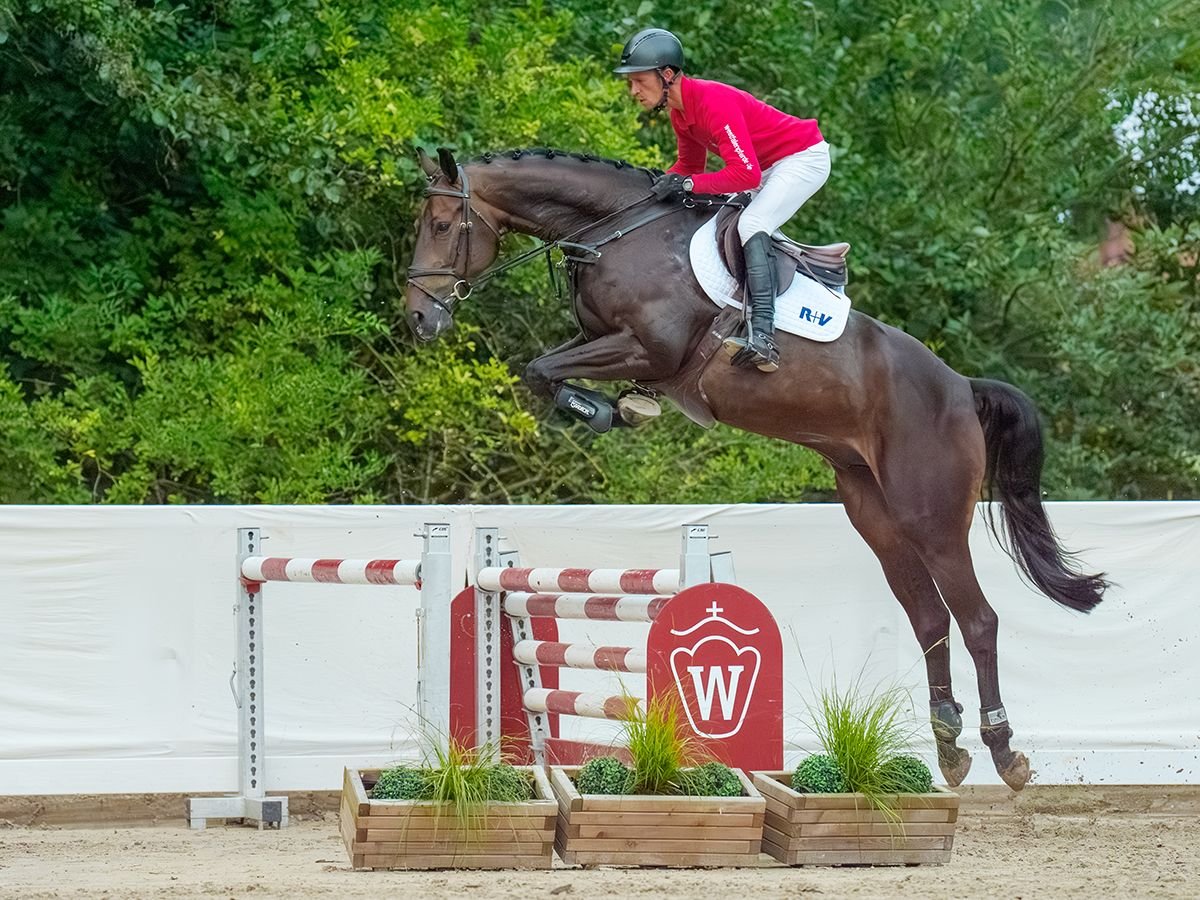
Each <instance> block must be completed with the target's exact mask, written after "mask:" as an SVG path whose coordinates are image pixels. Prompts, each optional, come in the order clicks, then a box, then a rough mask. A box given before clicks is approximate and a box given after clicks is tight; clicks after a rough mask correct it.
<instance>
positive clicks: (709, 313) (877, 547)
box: [406, 150, 1107, 790]
mask: <svg viewBox="0 0 1200 900" xmlns="http://www.w3.org/2000/svg"><path fill="white" fill-rule="evenodd" d="M421 164H422V167H423V168H424V170H425V172H426V174H428V175H429V186H428V188H427V192H426V193H427V195H428V199H427V201H426V202H425V205H424V207H423V209H422V211H421V215H420V219H419V222H418V235H417V244H416V249H415V252H414V260H413V268H412V269H410V270H409V282H408V287H407V290H406V303H407V309H408V318H409V324H410V327H411V328H412V330H413V332H414V334H415V335H416V336H417V338H418V339H419V340H421V341H432V340H434V339H435V338H437V337H438V335H440V334H441V333H442V332H444V331H445V330H446V329H447V328H449V327H450V326H451V325H452V324H453V312H454V308H455V305H456V304H457V303H458V302H459V301H460V300H461V299H465V297H466V296H468V295H469V293H470V290H471V282H472V279H476V278H477V277H478V276H480V274H481V273H484V272H485V270H487V269H488V267H489V266H491V264H492V263H493V261H494V260H495V259H496V258H497V256H498V253H499V246H500V238H501V236H502V235H503V234H505V233H506V232H510V231H512V232H519V233H521V234H528V235H534V236H536V237H538V238H541V239H542V240H543V241H547V242H553V241H563V240H569V241H570V242H571V244H570V245H568V246H567V247H566V249H567V251H568V253H572V254H574V255H577V256H579V257H580V258H583V259H586V261H587V263H588V264H584V263H580V264H578V265H577V266H576V269H577V271H576V274H575V277H574V279H573V281H572V302H573V303H574V305H575V310H576V314H577V317H578V320H579V324H580V327H581V329H582V333H581V334H580V335H579V336H578V337H577V338H575V339H574V340H572V341H570V342H568V343H567V344H565V345H563V346H562V347H559V348H557V349H555V350H553V351H551V352H550V353H548V354H546V355H545V356H542V357H540V358H538V359H536V360H534V361H533V362H532V363H530V364H529V367H528V368H527V369H526V372H525V380H526V382H527V383H528V384H529V385H530V386H531V388H532V389H533V390H535V391H537V392H540V393H543V394H545V395H546V396H548V397H553V396H555V395H556V393H560V389H561V388H562V386H563V385H564V384H565V383H566V382H567V380H568V379H572V378H583V379H595V380H598V381H624V382H637V383H639V384H642V385H652V386H656V387H659V388H660V389H661V390H662V392H663V393H665V394H666V395H667V396H668V397H671V398H672V399H676V400H677V402H680V404H681V406H686V405H688V404H689V403H693V402H694V399H695V392H694V390H693V392H692V394H691V395H690V397H689V396H684V395H685V394H686V393H687V391H686V390H685V388H686V384H685V385H684V386H682V387H681V385H680V382H679V375H680V373H681V372H686V371H688V370H689V369H690V370H694V373H695V374H694V377H693V378H691V379H690V382H691V384H692V387H693V389H694V388H695V387H696V386H697V385H698V386H699V387H700V388H701V389H702V392H703V395H705V399H706V400H707V405H708V408H709V409H711V412H712V416H713V417H714V418H715V419H716V420H717V421H720V422H723V423H725V424H727V425H731V426H733V427H735V428H741V429H744V430H746V431H751V432H754V433H756V434H762V435H767V436H769V437H774V438H779V439H781V440H785V441H791V442H794V443H797V444H803V445H804V446H806V447H811V448H812V449H814V450H816V451H817V452H818V453H820V454H821V455H822V456H824V457H825V459H827V460H828V461H829V463H830V465H832V466H833V468H834V471H835V472H836V477H837V487H838V491H839V494H840V496H841V498H842V501H843V503H844V504H845V509H846V513H847V514H848V515H849V517H850V521H851V522H852V523H853V525H854V527H855V529H857V530H858V532H859V533H860V534H861V535H862V537H863V538H864V539H865V540H866V542H867V543H868V544H869V545H870V547H871V549H872V550H873V551H874V552H875V555H876V556H877V557H878V558H879V562H880V565H881V566H882V567H883V572H884V575H885V577H886V578H887V581H888V584H889V585H890V586H891V588H892V590H893V592H894V593H895V595H896V597H897V599H899V601H900V603H901V605H902V606H903V607H904V611H905V612H906V613H907V614H908V618H909V620H910V621H911V623H912V627H913V630H914V631H915V633H916V637H917V640H918V642H919V643H920V646H921V648H922V650H923V651H924V655H925V663H926V668H927V675H928V681H929V697H930V709H931V719H932V724H933V733H934V737H935V739H936V741H937V747H938V761H939V763H940V766H941V769H942V772H943V774H944V775H945V777H946V780H947V782H948V783H949V784H951V785H957V784H960V783H961V782H962V780H963V778H964V777H965V776H966V774H967V771H968V769H969V768H970V764H971V757H970V755H969V754H968V753H967V752H966V751H965V750H963V749H962V748H960V747H959V746H958V745H957V738H958V736H959V735H960V734H961V732H962V717H961V713H962V706H961V704H958V703H956V702H955V700H954V695H953V693H952V691H951V685H950V649H949V633H950V617H951V615H953V616H954V619H955V620H956V621H957V622H958V625H959V628H960V630H961V632H962V636H963V639H964V641H965V643H966V646H967V649H968V650H969V651H970V654H971V657H972V659H973V660H974V663H975V669H976V672H977V676H978V682H979V698H980V707H981V708H980V716H981V725H980V731H981V736H982V739H983V742H984V744H986V745H987V747H988V748H989V749H990V750H991V753H992V760H993V762H994V764H995V766H996V770H997V772H999V774H1000V776H1001V777H1002V778H1003V779H1004V781H1005V783H1007V784H1008V785H1009V786H1010V787H1011V788H1013V789H1014V790H1020V789H1021V788H1022V787H1024V785H1025V783H1026V782H1027V781H1028V780H1029V763H1028V760H1027V759H1026V757H1025V755H1024V754H1023V753H1020V752H1018V751H1014V750H1013V749H1012V748H1011V747H1010V741H1011V738H1012V734H1013V732H1012V729H1011V727H1010V726H1009V721H1008V717H1007V714H1006V712H1005V709H1004V706H1003V704H1002V702H1001V699H1000V681H999V675H998V669H997V660H996V632H997V617H996V613H995V612H994V611H993V609H992V607H991V606H990V605H989V604H988V602H987V599H986V598H985V597H984V594H983V591H982V590H981V589H980V586H979V582H978V581H977V580H976V576H975V570H974V566H973V564H972V561H971V553H970V549H969V547H968V543H967V534H968V530H969V528H970V525H971V521H972V518H973V516H974V514H975V509H976V502H977V500H978V499H979V498H980V497H981V496H982V497H985V498H987V499H989V500H990V499H991V498H992V496H993V495H995V496H996V498H997V499H998V500H999V501H1000V502H1001V504H1002V516H1001V525H1000V527H997V526H996V524H995V522H994V521H993V520H992V517H991V515H990V514H989V516H988V523H989V525H990V526H991V527H992V530H993V532H994V533H996V534H997V536H998V537H999V538H1000V539H1001V540H1002V541H1003V543H1004V546H1005V548H1006V550H1007V551H1008V552H1009V554H1010V555H1011V556H1012V557H1013V559H1014V560H1015V561H1016V562H1017V564H1018V565H1019V567H1020V569H1021V570H1022V572H1023V574H1024V575H1025V576H1026V577H1027V578H1028V579H1029V581H1031V582H1032V583H1033V584H1034V585H1035V586H1036V587H1037V588H1038V589H1039V590H1041V591H1042V592H1043V593H1045V594H1046V595H1047V596H1048V597H1049V598H1050V599H1051V600H1054V601H1055V602H1056V603H1059V604H1061V605H1062V606H1065V607H1067V608H1069V609H1073V610H1079V611H1082V612H1087V611H1089V610H1091V609H1092V608H1093V607H1094V606H1095V605H1096V604H1097V603H1099V602H1100V599H1101V596H1102V594H1103V592H1104V590H1105V588H1106V587H1107V583H1106V582H1105V580H1104V579H1103V577H1102V576H1100V575H1087V574H1082V573H1080V572H1078V571H1077V570H1076V569H1075V567H1074V565H1073V563H1072V560H1071V556H1070V554H1068V553H1066V552H1065V551H1064V550H1063V548H1062V547H1061V545H1060V544H1059V542H1058V539H1057V538H1056V537H1055V535H1054V533H1053V531H1052V530H1051V528H1050V523H1049V521H1048V520H1047V518H1046V514H1045V510H1044V508H1043V506H1042V501H1041V489H1040V482H1041V471H1042V459H1043V446H1042V433H1041V426H1040V424H1039V419H1038V414H1037V410H1036V408H1035V407H1034V405H1033V403H1032V401H1031V400H1030V399H1029V398H1028V397H1027V396H1025V395H1024V394H1023V393H1021V392H1020V391H1018V390H1017V389H1016V388H1014V387H1012V386H1010V385H1007V384H1004V383H1002V382H997V381H989V380H984V379H975V378H966V377H964V376H962V375H959V374H958V373H956V372H954V371H953V370H952V369H950V368H949V367H948V366H947V365H946V364H945V363H943V362H942V361H941V360H940V359H938V358H937V357H936V356H934V354H933V353H932V352H930V351H929V350H928V349H927V348H926V347H925V346H924V345H922V344H921V343H920V342H919V341H916V340H914V339H913V338H911V337H909V336H908V335H906V334H904V333H903V332H901V331H898V330H897V329H895V328H891V327H889V326H887V325H884V324H882V323H880V322H878V321H876V320H875V319H872V318H871V317H870V316H867V315H863V314H861V313H858V312H852V313H851V316H850V320H849V323H848V324H847V326H846V330H845V332H844V333H843V335H842V336H841V337H840V338H838V339H837V340H835V341H832V342H829V343H818V342H815V341H809V340H806V339H804V338H800V337H795V336H793V335H790V334H785V333H780V334H779V335H778V341H779V349H780V352H781V354H782V365H781V368H780V370H779V371H778V372H777V373H775V374H773V375H763V374H761V373H759V372H757V371H755V370H752V369H751V370H745V369H740V368H735V367H734V366H731V365H729V362H728V360H727V359H726V358H725V357H724V356H723V355H721V354H717V355H715V356H714V357H712V358H711V359H707V360H701V361H699V362H697V359H696V354H697V352H698V348H700V347H701V346H702V345H704V344H705V343H706V342H708V341H709V338H710V336H711V335H710V332H711V331H712V328H713V325H714V320H715V318H716V316H717V309H716V307H715V306H714V305H713V303H712V302H711V301H710V300H709V299H708V298H707V297H706V296H705V294H704V292H703V290H702V289H701V287H700V285H699V283H698V282H697V281H696V278H695V276H694V275H693V274H692V269H691V265H690V263H689V261H688V243H689V240H690V239H691V237H692V234H693V233H694V232H695V231H696V229H697V228H698V227H699V226H700V225H701V224H702V223H703V222H704V221H705V220H706V218H707V217H708V216H711V215H712V213H711V211H703V210H701V209H689V208H683V207H680V206H679V205H678V204H677V203H676V204H674V205H673V206H672V205H671V204H668V203H661V204H660V203H656V202H655V201H653V200H651V199H649V198H648V194H649V189H650V184H651V179H652V173H651V172H650V171H649V170H646V169H639V168H634V167H631V166H627V165H625V164H623V163H614V162H612V161H610V160H600V159H595V158H592V157H580V156H576V155H570V154H563V153H556V151H513V152H510V153H506V154H497V155H494V156H493V155H491V154H485V155H484V157H482V158H481V159H478V160H472V161H470V162H468V163H466V164H465V165H461V166H460V165H458V164H457V163H456V162H455V160H454V158H453V156H452V155H451V154H450V152H449V151H446V150H442V151H440V161H439V162H434V161H433V160H431V159H430V158H429V157H427V156H425V155H424V153H422V154H421ZM659 213H662V217H661V218H658V219H656V220H654V221H651V222H648V223H645V224H641V227H637V226H638V225H639V224H640V223H642V222H644V220H645V219H646V218H647V216H648V215H657V214H659ZM634 228H635V229H636V230H633V233H632V234H628V233H626V234H624V235H623V236H621V237H619V238H617V239H610V240H609V241H608V242H606V243H604V244H603V248H602V249H600V250H596V249H593V250H591V251H589V250H588V249H587V248H586V247H585V248H583V249H581V248H580V245H589V244H590V245H591V246H592V247H593V248H595V246H596V245H597V242H601V241H602V240H603V239H604V238H606V237H608V238H611V236H612V235H613V233H614V232H615V231H622V230H623V229H624V231H626V232H627V231H629V230H631V229H634ZM484 277H485V278H486V277H487V276H484ZM597 396H598V395H597ZM988 508H989V510H990V507H988Z"/></svg>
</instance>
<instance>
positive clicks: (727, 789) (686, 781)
mask: <svg viewBox="0 0 1200 900" xmlns="http://www.w3.org/2000/svg"><path fill="white" fill-rule="evenodd" d="M623 696H624V699H625V708H626V710H627V711H628V712H627V715H626V717H625V718H624V719H623V720H622V725H623V729H622V730H623V731H624V736H625V743H626V749H627V750H628V752H629V756H630V759H631V761H632V765H631V766H626V765H625V764H624V763H622V762H621V761H620V760H618V759H616V758H615V757H611V756H603V757H599V758H597V759H592V760H589V761H588V762H587V763H585V764H584V765H583V767H582V768H581V769H580V770H579V773H578V774H577V776H576V786H577V787H578V788H579V790H580V792H582V793H602V794H676V795H680V794H682V795H687V796H695V797H736V796H740V795H741V793H742V783H741V781H740V780H739V779H738V777H737V775H735V774H734V773H733V771H732V770H731V769H730V768H729V767H728V766H726V765H724V764H722V763H720V762H715V761H713V760H712V759H711V758H710V755H709V754H707V753H706V752H705V749H704V746H703V744H702V743H701V742H700V741H699V740H698V739H697V737H696V735H695V733H694V732H692V731H691V729H690V728H688V727H686V726H685V725H684V717H683V710H682V707H681V705H680V701H679V698H678V697H676V696H674V695H669V696H666V695H663V696H658V697H654V698H652V699H651V700H650V701H649V702H648V703H646V704H642V703H639V702H638V701H637V699H636V698H634V697H632V696H630V695H629V694H624V695H623Z"/></svg>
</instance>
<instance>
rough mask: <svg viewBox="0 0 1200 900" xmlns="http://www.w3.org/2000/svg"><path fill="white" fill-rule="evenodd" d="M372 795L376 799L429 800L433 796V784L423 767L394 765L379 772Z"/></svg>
mask: <svg viewBox="0 0 1200 900" xmlns="http://www.w3.org/2000/svg"><path fill="white" fill-rule="evenodd" d="M371 797H372V798H373V799H375V800H429V799H431V798H432V797H433V784H432V783H431V782H430V780H429V775H428V773H427V772H425V771H424V770H422V769H418V768H414V767H413V766H393V767H392V768H390V769H384V770H383V771H382V772H380V773H379V780H378V781H376V782H375V787H374V788H372V790H371Z"/></svg>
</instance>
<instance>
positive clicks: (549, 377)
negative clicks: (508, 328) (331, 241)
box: [524, 331, 678, 434]
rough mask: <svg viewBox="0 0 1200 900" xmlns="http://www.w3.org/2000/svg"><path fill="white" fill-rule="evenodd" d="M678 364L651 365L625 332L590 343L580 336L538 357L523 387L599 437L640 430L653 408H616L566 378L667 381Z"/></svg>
mask: <svg viewBox="0 0 1200 900" xmlns="http://www.w3.org/2000/svg"><path fill="white" fill-rule="evenodd" d="M672 365H674V367H675V368H678V361H672V360H663V359H661V358H660V359H657V360H651V359H650V355H649V354H648V353H647V352H646V350H645V348H644V347H643V346H642V343H641V341H639V340H638V339H637V337H636V336H635V335H634V334H632V333H631V332H628V331H618V332H614V333H612V334H606V335H604V336H602V337H598V338H596V339H595V340H592V341H586V342H584V341H583V337H582V335H580V336H578V337H576V338H575V339H574V340H571V341H568V342H567V343H566V344H563V345H562V346H561V347H556V348H555V349H554V350H551V351H550V352H549V353H547V354H545V355H543V356H539V357H538V358H537V359H535V360H533V362H531V363H530V364H529V365H528V366H526V367H525V374H524V380H525V383H526V384H527V385H528V386H529V387H530V389H531V390H533V391H534V392H535V393H538V394H542V395H543V396H546V397H550V398H552V399H553V400H554V404H555V405H556V406H557V407H558V408H559V409H561V410H563V411H564V412H567V413H570V414H571V415H573V416H575V417H576V418H579V419H582V420H583V421H584V422H586V423H587V425H588V427H589V428H591V429H592V430H593V431H595V432H597V433H600V434H603V433H604V432H606V431H608V430H609V429H610V428H612V427H613V425H628V424H639V423H640V421H644V420H645V418H648V417H653V416H654V415H657V404H653V401H650V403H651V404H653V406H650V405H648V404H646V403H644V402H643V403H624V402H622V404H621V408H620V414H617V409H618V407H617V402H616V401H614V400H612V399H611V398H609V397H607V396H605V395H604V394H602V393H600V392H599V391H593V390H589V389H588V388H584V387H579V386H578V385H574V384H568V383H567V379H569V378H589V379H593V380H595V381H643V380H645V381H657V380H660V379H662V378H666V377H669V376H670V375H671V374H673V372H674V370H673V369H671V366H672Z"/></svg>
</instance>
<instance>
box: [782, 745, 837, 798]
mask: <svg viewBox="0 0 1200 900" xmlns="http://www.w3.org/2000/svg"><path fill="white" fill-rule="evenodd" d="M792 788H793V789H794V790H797V791H800V792H802V793H805V794H844V793H845V792H846V776H845V775H843V774H842V770H841V767H840V766H838V764H837V763H836V762H834V760H833V757H831V756H828V755H827V754H824V753H817V754H814V755H813V756H809V757H807V758H806V759H804V760H802V761H801V763H800V765H798V766H797V767H796V774H795V775H793V776H792Z"/></svg>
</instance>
